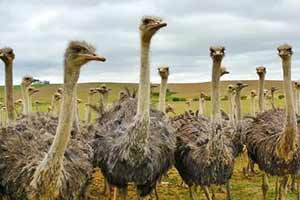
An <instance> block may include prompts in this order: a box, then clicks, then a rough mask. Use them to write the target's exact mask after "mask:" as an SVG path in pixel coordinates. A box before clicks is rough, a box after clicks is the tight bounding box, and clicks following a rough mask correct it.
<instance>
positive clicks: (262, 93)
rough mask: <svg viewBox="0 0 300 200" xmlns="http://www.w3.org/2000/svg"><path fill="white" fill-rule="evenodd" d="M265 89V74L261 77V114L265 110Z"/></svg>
mask: <svg viewBox="0 0 300 200" xmlns="http://www.w3.org/2000/svg"><path fill="white" fill-rule="evenodd" d="M264 88H265V74H262V75H260V76H259V97H258V105H259V111H260V112H263V111H264V110H265V97H264Z"/></svg>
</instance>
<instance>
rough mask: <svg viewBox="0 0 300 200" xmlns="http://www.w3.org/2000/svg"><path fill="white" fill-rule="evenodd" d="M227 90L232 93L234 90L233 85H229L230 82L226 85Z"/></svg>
mask: <svg viewBox="0 0 300 200" xmlns="http://www.w3.org/2000/svg"><path fill="white" fill-rule="evenodd" d="M227 92H228V93H230V94H232V93H233V92H234V86H233V85H231V84H230V85H228V86H227Z"/></svg>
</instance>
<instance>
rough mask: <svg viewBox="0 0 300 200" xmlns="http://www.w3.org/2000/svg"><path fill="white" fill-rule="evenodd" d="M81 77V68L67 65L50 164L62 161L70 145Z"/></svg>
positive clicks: (49, 156)
mask: <svg viewBox="0 0 300 200" xmlns="http://www.w3.org/2000/svg"><path fill="white" fill-rule="evenodd" d="M78 78H79V70H78V71H75V72H73V71H71V70H69V69H68V67H65V80H64V93H63V99H62V104H61V107H60V113H59V122H58V126H57V129H56V134H55V138H54V141H53V143H52V145H51V147H50V150H49V152H48V156H47V160H48V161H51V162H48V163H49V164H57V163H61V162H62V160H63V157H64V153H65V149H66V147H67V145H68V142H69V139H70V134H71V128H72V123H73V121H74V109H75V108H74V103H75V100H76V94H75V93H76V84H77V81H78Z"/></svg>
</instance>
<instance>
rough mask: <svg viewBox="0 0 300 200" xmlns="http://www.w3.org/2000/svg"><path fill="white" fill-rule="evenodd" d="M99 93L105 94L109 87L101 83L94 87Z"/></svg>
mask: <svg viewBox="0 0 300 200" xmlns="http://www.w3.org/2000/svg"><path fill="white" fill-rule="evenodd" d="M95 90H96V91H97V92H99V93H100V94H107V93H108V92H109V91H110V90H111V89H110V88H108V87H107V86H106V85H105V84H102V85H101V86H100V87H99V88H95Z"/></svg>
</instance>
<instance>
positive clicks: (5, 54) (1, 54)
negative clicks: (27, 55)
mask: <svg viewBox="0 0 300 200" xmlns="http://www.w3.org/2000/svg"><path fill="white" fill-rule="evenodd" d="M0 59H1V60H2V61H3V62H4V63H5V64H9V63H12V62H13V60H14V59H15V54H14V50H13V49H12V48H10V47H6V48H3V49H0Z"/></svg>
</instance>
